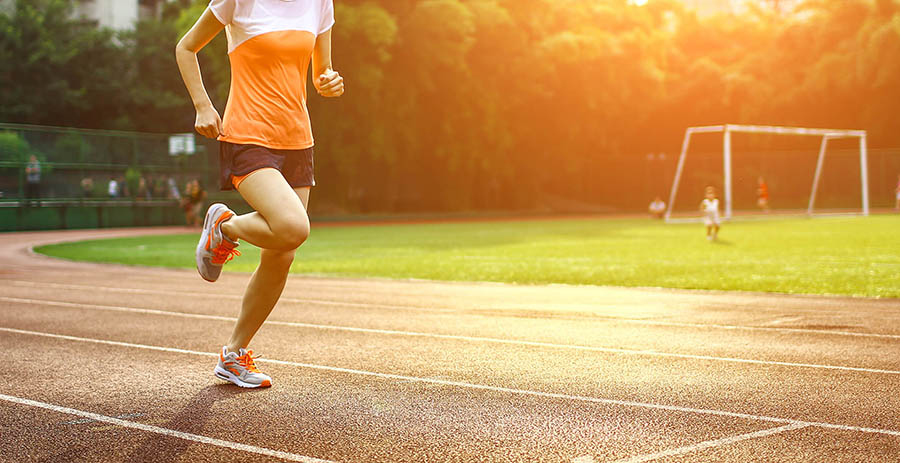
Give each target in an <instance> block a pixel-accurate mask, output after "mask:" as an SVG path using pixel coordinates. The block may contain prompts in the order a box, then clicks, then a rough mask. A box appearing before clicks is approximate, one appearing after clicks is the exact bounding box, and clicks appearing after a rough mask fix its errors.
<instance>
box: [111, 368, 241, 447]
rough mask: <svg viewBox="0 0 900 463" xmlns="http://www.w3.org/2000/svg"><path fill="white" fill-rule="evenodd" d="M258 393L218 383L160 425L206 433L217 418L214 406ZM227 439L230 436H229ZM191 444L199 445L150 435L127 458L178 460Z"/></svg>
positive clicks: (178, 429) (191, 432)
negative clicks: (208, 422) (213, 411)
mask: <svg viewBox="0 0 900 463" xmlns="http://www.w3.org/2000/svg"><path fill="white" fill-rule="evenodd" d="M253 392H258V390H257V389H244V388H240V387H237V386H234V385H233V384H224V383H223V384H216V385H212V386H207V387H205V388H203V389H201V390H200V391H199V392H197V394H196V395H195V396H194V398H193V399H191V401H190V403H188V404H187V405H186V406H185V407H184V408H183V409H182V410H181V411H180V412H179V413H178V414H177V415H175V416H174V417H173V418H172V419H170V420H169V421H167V422H166V423H161V424H157V426H160V427H163V428H168V429H173V430H176V431H181V432H186V433H190V434H198V435H203V434H204V433H203V430H204V428H205V426H206V423H207V421H209V419H210V418H213V413H212V407H213V405H215V404H216V402H219V401H221V400H227V399H230V398H232V397H235V396H237V395H240V394H246V393H253ZM225 439H227V437H226V438H225ZM190 445H196V443H194V442H189V441H186V440H184V439H178V438H172V437H168V436H162V435H159V434H152V435H150V436H149V437H148V438H147V439H146V440H145V441H144V443H143V444H142V445H141V446H140V447H138V448H137V449H135V451H134V452H133V453H132V454H131V455H130V456H129V457H128V458H127V459H126V461H129V462H135V463H138V462H140V463H156V462H160V461H171V460H175V459H177V457H178V456H179V455H181V454H182V453H183V452H184V451H185V450H187V448H188V447H189V446H190Z"/></svg>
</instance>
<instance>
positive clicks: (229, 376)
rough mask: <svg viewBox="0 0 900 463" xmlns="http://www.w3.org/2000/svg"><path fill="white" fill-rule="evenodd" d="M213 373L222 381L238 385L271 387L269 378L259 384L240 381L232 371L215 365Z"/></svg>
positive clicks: (250, 387) (251, 387) (253, 387)
mask: <svg viewBox="0 0 900 463" xmlns="http://www.w3.org/2000/svg"><path fill="white" fill-rule="evenodd" d="M213 374H215V375H216V378H219V379H221V380H224V381H229V382H232V383H234V384H236V385H238V386H240V387H245V388H248V389H256V388H260V387H272V382H271V381H269V380H265V381H263V382H262V383H259V384H253V383H248V382H245V381H241V378H238V377H237V376H235V375H234V373H232V372H230V371H228V370H226V369H224V368H222V367H220V366H218V365H216V369H215V370H213Z"/></svg>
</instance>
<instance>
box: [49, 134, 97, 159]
mask: <svg viewBox="0 0 900 463" xmlns="http://www.w3.org/2000/svg"><path fill="white" fill-rule="evenodd" d="M53 150H54V151H55V152H56V157H57V158H58V159H66V160H69V161H70V162H72V161H74V162H89V161H90V155H91V150H92V147H91V145H90V143H88V141H87V140H85V139H84V136H83V135H81V134H79V133H77V132H69V133H66V134H64V135H61V136H60V137H58V138H57V139H56V142H55V143H54V145H53Z"/></svg>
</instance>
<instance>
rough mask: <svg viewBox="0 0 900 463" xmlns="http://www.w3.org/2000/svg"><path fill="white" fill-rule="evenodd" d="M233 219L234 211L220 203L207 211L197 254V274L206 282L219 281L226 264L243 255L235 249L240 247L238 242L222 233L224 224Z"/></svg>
mask: <svg viewBox="0 0 900 463" xmlns="http://www.w3.org/2000/svg"><path fill="white" fill-rule="evenodd" d="M232 217H234V211H232V210H231V209H229V208H228V206H226V205H224V204H220V203H216V204H213V205H212V206H209V209H208V210H207V211H206V219H204V220H203V231H202V232H201V233H200V242H199V243H197V252H196V259H197V272H199V273H200V276H201V277H203V279H204V280H206V281H209V282H214V281H216V280H218V279H219V275H221V274H222V266H223V265H225V262H228V261H230V260H231V259H234V256H239V255H241V252H240V251H238V250H237V249H235V248H236V247H237V246H238V243H237V241H232V240H231V239H230V238H228V237H227V236H225V234H224V233H222V222H224V221H226V220H228V219H230V218H232Z"/></svg>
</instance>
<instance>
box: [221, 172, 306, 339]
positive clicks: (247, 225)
mask: <svg viewBox="0 0 900 463" xmlns="http://www.w3.org/2000/svg"><path fill="white" fill-rule="evenodd" d="M273 174H274V175H273ZM309 190H310V189H309V187H303V188H296V189H292V188H291V187H290V185H288V183H287V182H286V181H285V180H284V177H282V176H281V173H279V172H278V171H276V170H274V169H267V170H264V171H259V172H257V173H255V174H253V175H251V176H250V177H247V178H246V179H245V180H244V181H243V182H242V183H241V185H240V187H239V191H240V193H241V196H243V197H244V199H246V200H247V202H248V203H249V204H250V206H252V207H253V208H254V209H256V212H253V213H250V214H245V215H241V216H236V217H233V218H231V219H229V220H228V221H227V222H224V223H223V224H222V230H223V232H225V233H226V234H227V235H229V236H232V237H233V238H238V239H244V240H246V241H248V242H251V243H253V244H255V245H257V246H260V247H261V248H262V253H261V256H260V261H259V267H257V268H256V271H254V272H253V276H251V277H250V283H249V284H248V285H247V289H246V291H245V292H244V299H243V302H242V304H241V313H240V315H239V316H238V320H237V323H236V324H235V326H234V330H233V332H232V334H231V339H230V340H229V341H228V344H227V348H228V351H229V352H238V351H239V350H240V349H241V348H246V347H247V345H249V344H250V340H251V339H253V336H254V335H255V334H256V332H257V331H258V330H259V328H260V327H261V326H262V324H263V322H265V321H266V318H268V316H269V314H270V313H271V312H272V309H273V308H274V307H275V304H276V303H277V302H278V299H279V298H280V297H281V292H282V291H283V290H284V285H285V283H286V282H287V275H288V272H289V271H290V269H291V263H293V261H294V253H295V252H296V250H297V247H298V246H300V245H301V244H303V241H305V240H306V237H307V236H308V235H309V218H308V217H307V215H306V206H307V205H308V204H309ZM268 218H271V220H267V219H268ZM228 224H232V227H231V228H230V230H229V229H227V228H226V225H228ZM232 233H233V234H232ZM279 234H281V235H279ZM262 244H269V245H271V246H277V247H275V248H274V249H273V248H267V247H266V246H264V245H262Z"/></svg>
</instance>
